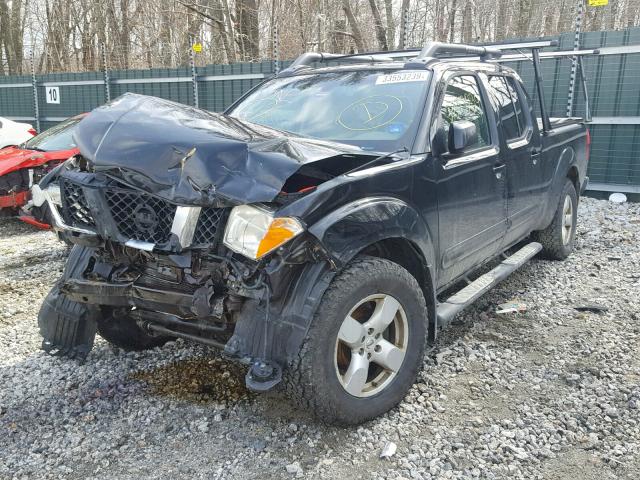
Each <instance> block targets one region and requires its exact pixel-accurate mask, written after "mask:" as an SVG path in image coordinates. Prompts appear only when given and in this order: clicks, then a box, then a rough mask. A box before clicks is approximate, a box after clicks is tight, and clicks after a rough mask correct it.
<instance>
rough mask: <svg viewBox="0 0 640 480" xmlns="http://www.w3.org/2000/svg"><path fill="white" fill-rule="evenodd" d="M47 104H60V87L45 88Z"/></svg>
mask: <svg viewBox="0 0 640 480" xmlns="http://www.w3.org/2000/svg"><path fill="white" fill-rule="evenodd" d="M45 89H46V94H47V103H60V87H45Z"/></svg>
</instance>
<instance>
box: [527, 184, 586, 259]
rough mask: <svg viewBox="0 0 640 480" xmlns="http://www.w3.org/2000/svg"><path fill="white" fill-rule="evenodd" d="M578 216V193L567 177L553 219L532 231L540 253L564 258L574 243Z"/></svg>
mask: <svg viewBox="0 0 640 480" xmlns="http://www.w3.org/2000/svg"><path fill="white" fill-rule="evenodd" d="M577 216H578V195H577V193H576V188H575V186H574V185H573V182H572V181H571V180H569V179H567V181H566V183H565V185H564V188H563V189H562V194H561V195H560V201H559V202H558V207H557V208H556V212H555V214H554V216H553V220H552V221H551V223H550V224H549V226H548V227H547V228H545V229H544V230H539V231H537V232H533V235H532V236H533V238H534V240H536V241H538V242H540V243H541V244H542V255H543V256H544V257H546V258H549V259H552V260H564V259H565V258H567V257H568V256H569V255H570V254H571V252H573V247H574V244H575V237H576V223H577Z"/></svg>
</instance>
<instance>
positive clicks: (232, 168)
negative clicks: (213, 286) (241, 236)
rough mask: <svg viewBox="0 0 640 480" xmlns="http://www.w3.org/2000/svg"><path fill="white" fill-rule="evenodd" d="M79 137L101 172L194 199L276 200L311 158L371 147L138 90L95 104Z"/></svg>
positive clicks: (81, 147) (84, 153)
mask: <svg viewBox="0 0 640 480" xmlns="http://www.w3.org/2000/svg"><path fill="white" fill-rule="evenodd" d="M74 138H75V141H76V143H77V145H78V148H79V150H80V153H81V154H82V156H83V157H84V158H86V159H87V160H88V161H89V162H90V164H92V165H93V167H94V168H95V171H96V172H106V173H110V174H111V175H113V176H117V177H119V178H121V179H122V180H124V181H126V182H128V183H130V184H133V185H134V186H137V187H140V188H142V189H144V190H147V191H150V192H152V193H155V194H157V195H159V196H161V197H163V198H166V199H167V200H171V201H174V202H177V203H186V204H194V205H210V204H212V203H214V202H215V201H216V197H222V198H223V199H225V200H230V201H232V202H234V203H252V202H269V201H272V200H273V199H274V198H275V197H276V195H277V194H278V193H279V192H280V191H281V189H282V186H283V185H284V183H285V182H286V180H287V179H288V178H289V177H290V176H291V175H292V174H293V173H295V172H296V171H297V170H298V169H299V168H300V167H301V166H302V165H303V164H306V163H309V162H315V161H318V160H322V159H326V158H330V157H335V156H339V155H342V154H345V153H347V154H362V153H364V152H362V151H361V150H360V149H359V148H357V147H351V146H349V145H344V144H339V143H332V142H325V141H321V140H313V139H306V138H301V137H296V136H293V135H289V134H286V133H283V132H281V131H278V130H273V129H270V128H266V127H263V126H260V125H256V124H251V123H248V122H242V121H240V120H237V119H235V118H232V117H230V116H227V115H221V114H216V113H210V112H206V111H204V110H200V109H197V108H194V107H189V106H187V105H182V104H179V103H175V102H171V101H168V100H164V99H160V98H156V97H148V96H144V95H137V94H131V93H127V94H125V95H123V96H121V97H119V98H117V99H116V100H114V101H112V102H111V103H108V104H106V105H105V106H102V107H99V108H97V109H95V110H93V111H92V112H91V114H89V115H88V116H87V117H86V118H85V119H83V120H82V121H81V122H80V123H79V124H78V126H77V127H76V130H75V132H74Z"/></svg>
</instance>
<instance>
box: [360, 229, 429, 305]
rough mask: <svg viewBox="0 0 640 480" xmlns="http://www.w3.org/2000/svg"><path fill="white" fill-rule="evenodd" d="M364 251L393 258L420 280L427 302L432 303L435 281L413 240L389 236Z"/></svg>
mask: <svg viewBox="0 0 640 480" xmlns="http://www.w3.org/2000/svg"><path fill="white" fill-rule="evenodd" d="M362 253H364V254H366V255H371V256H372V257H379V258H385V259H387V260H391V261H392V262H395V263H397V264H398V265H400V266H401V267H403V268H404V269H406V270H407V271H408V272H409V273H410V274H411V275H413V277H414V278H415V279H416V280H417V281H418V284H419V285H420V288H422V291H423V293H424V298H425V300H426V301H427V303H432V296H433V283H432V281H431V275H430V274H429V270H428V269H427V262H426V260H425V258H424V256H423V255H422V254H421V253H420V251H419V250H418V249H417V247H416V246H415V245H414V244H413V243H412V242H410V241H409V240H406V239H403V238H387V239H385V240H380V241H379V242H376V243H374V244H372V245H369V246H368V247H366V248H365V249H364V250H363V251H362Z"/></svg>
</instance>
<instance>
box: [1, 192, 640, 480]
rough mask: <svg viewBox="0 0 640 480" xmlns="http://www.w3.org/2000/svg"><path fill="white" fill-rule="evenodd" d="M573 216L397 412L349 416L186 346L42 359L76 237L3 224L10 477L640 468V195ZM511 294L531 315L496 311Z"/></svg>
mask: <svg viewBox="0 0 640 480" xmlns="http://www.w3.org/2000/svg"><path fill="white" fill-rule="evenodd" d="M579 215H580V226H579V230H578V237H577V238H578V239H577V247H578V250H577V251H576V252H575V253H574V255H573V256H572V257H570V259H569V260H567V261H565V262H548V261H541V260H535V261H533V262H532V263H530V264H529V265H527V266H525V267H524V268H523V269H522V270H521V271H520V272H518V273H516V274H514V275H513V276H512V277H511V278H510V279H508V280H507V281H505V282H504V283H503V284H501V285H500V286H499V287H498V288H497V289H495V290H494V291H493V292H491V293H490V294H489V295H487V296H486V297H484V298H483V299H481V300H480V301H479V302H478V303H477V304H476V305H475V306H474V308H472V309H470V310H469V311H467V312H466V313H465V314H463V315H462V316H460V317H459V318H458V320H457V321H456V322H455V324H454V325H453V326H452V327H451V328H450V329H448V330H447V331H446V332H444V333H443V334H442V335H441V336H440V340H439V342H438V345H437V347H436V349H435V350H434V351H432V352H431V353H429V354H428V356H427V357H426V358H425V367H424V371H423V372H422V374H421V376H420V380H419V383H418V384H417V385H416V386H415V387H414V388H413V389H412V390H411V392H410V393H409V395H408V396H407V398H406V399H405V400H404V402H402V404H401V405H400V406H399V407H398V408H396V409H394V410H393V411H391V412H390V413H388V414H387V415H385V416H383V417H382V418H379V419H377V420H375V421H372V422H370V423H368V424H366V425H363V426H360V427H358V428H347V429H343V428H336V427H327V426H324V425H322V424H320V423H318V422H317V421H315V420H314V419H313V418H311V417H309V416H307V415H306V414H305V413H304V412H300V411H297V410H295V409H293V408H292V407H291V406H290V405H289V404H288V403H287V401H286V399H283V398H281V397H280V396H278V395H276V394H269V395H266V396H256V395H253V394H251V393H249V392H247V391H246V390H245V388H244V378H243V377H244V371H243V369H242V368H241V367H239V366H237V365H235V364H233V363H231V362H228V361H226V360H223V359H221V358H220V357H219V356H218V355H217V354H216V353H215V351H214V350H211V349H207V348H203V347H200V346H194V345H191V344H188V343H186V342H182V341H177V342H171V343H170V344H167V345H166V346H164V347H162V348H160V349H156V350H152V351H147V352H143V353H134V354H130V353H123V352H117V351H114V350H112V349H111V348H110V347H109V346H108V345H107V344H106V343H105V342H104V341H101V340H99V341H98V342H97V344H96V348H95V349H94V350H93V352H92V353H91V354H90V355H89V358H88V360H87V362H86V363H85V364H84V365H78V364H77V363H76V362H75V361H70V360H64V359H59V358H56V357H49V356H47V355H46V354H44V353H43V352H41V351H39V346H40V337H39V334H38V331H37V326H36V316H37V312H38V309H39V306H40V302H41V301H42V299H43V298H44V296H45V295H46V293H47V291H48V289H49V288H50V286H51V285H52V284H53V282H54V281H55V279H56V278H57V276H58V275H59V274H60V272H61V269H62V267H63V263H64V258H65V255H66V248H65V247H64V246H63V245H62V244H60V243H58V242H57V241H56V240H55V238H54V236H53V234H51V233H48V232H37V231H34V230H32V229H31V228H30V227H28V226H24V225H21V224H20V223H18V222H16V221H13V220H6V219H4V220H1V219H0V222H1V223H0V478H2V479H4V478H7V479H8V478H64V479H80V478H82V479H84V478H100V479H104V478H122V479H124V478H143V477H144V478H147V479H155V478H196V479H199V478H207V479H211V478H234V479H235V478H262V479H280V478H285V479H286V478H327V479H338V478H340V479H343V478H344V479H350V478H362V479H369V478H374V479H381V478H386V479H401V478H405V479H411V478H424V479H432V478H433V479H435V478H524V479H536V478H545V479H571V480H582V479H586V480H590V479H598V480H605V479H633V480H635V479H638V478H640V355H639V353H640V308H639V307H640V205H633V204H623V205H613V204H611V203H609V202H606V201H599V200H592V199H584V201H583V203H582V204H581V206H580V214H579ZM510 300H519V301H521V302H523V303H525V304H526V305H527V307H528V308H527V311H526V312H525V313H521V314H511V315H498V314H496V313H495V310H496V307H497V305H498V304H501V303H503V302H505V301H510ZM585 304H598V305H601V306H605V307H607V308H608V311H607V312H604V313H592V312H579V311H576V310H575V309H574V307H575V306H580V305H585ZM394 445H395V446H397V450H396V451H395V453H394V454H393V455H391V456H390V457H388V458H380V454H381V452H382V451H383V449H384V450H385V451H387V452H389V453H392V452H393V450H394V448H393V447H394ZM385 446H386V448H385Z"/></svg>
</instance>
